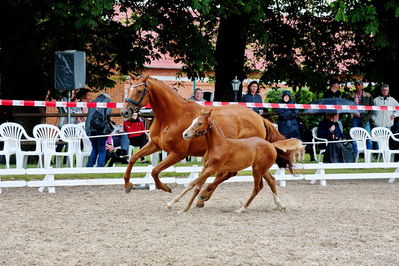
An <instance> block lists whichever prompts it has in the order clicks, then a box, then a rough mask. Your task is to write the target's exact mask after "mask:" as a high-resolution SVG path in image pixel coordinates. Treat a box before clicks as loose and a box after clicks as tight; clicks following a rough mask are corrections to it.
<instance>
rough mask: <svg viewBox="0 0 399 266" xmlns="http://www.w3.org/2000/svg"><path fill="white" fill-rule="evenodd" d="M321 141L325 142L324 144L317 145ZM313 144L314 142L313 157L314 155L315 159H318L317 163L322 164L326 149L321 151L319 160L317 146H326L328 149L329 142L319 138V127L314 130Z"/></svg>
mask: <svg viewBox="0 0 399 266" xmlns="http://www.w3.org/2000/svg"><path fill="white" fill-rule="evenodd" d="M320 141H321V142H323V143H317V144H316V143H315V142H320ZM312 142H313V155H314V158H315V159H316V161H318V162H320V161H321V154H322V153H325V152H326V149H320V152H319V157H318V158H317V151H316V147H317V145H321V144H324V145H326V147H327V145H328V140H327V139H323V138H319V137H318V136H317V127H314V128H312Z"/></svg>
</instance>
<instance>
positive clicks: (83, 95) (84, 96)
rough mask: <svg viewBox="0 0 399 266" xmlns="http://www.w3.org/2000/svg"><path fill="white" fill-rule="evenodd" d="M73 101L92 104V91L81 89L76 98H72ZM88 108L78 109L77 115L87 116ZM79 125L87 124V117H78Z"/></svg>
mask: <svg viewBox="0 0 399 266" xmlns="http://www.w3.org/2000/svg"><path fill="white" fill-rule="evenodd" d="M72 101H78V102H86V103H88V102H90V101H91V90H89V89H86V88H83V89H80V90H79V91H78V92H77V93H76V94H75V97H73V98H72ZM87 112H88V108H87V107H76V111H75V113H78V114H87ZM76 121H77V123H82V122H86V117H84V116H77V117H76Z"/></svg>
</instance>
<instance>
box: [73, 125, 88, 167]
mask: <svg viewBox="0 0 399 266" xmlns="http://www.w3.org/2000/svg"><path fill="white" fill-rule="evenodd" d="M77 125H78V126H80V127H82V129H83V137H82V140H81V143H82V146H83V147H82V148H81V149H79V151H78V154H77V155H76V167H83V165H85V164H84V159H85V157H87V158H88V157H89V156H90V154H91V150H92V146H91V142H90V139H89V137H88V136H87V134H86V130H85V127H86V124H85V122H81V123H78V124H77Z"/></svg>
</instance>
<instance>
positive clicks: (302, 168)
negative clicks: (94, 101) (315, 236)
mask: <svg viewBox="0 0 399 266" xmlns="http://www.w3.org/2000/svg"><path fill="white" fill-rule="evenodd" d="M152 169H153V166H151V165H150V166H141V167H140V166H139V167H133V171H132V173H145V176H144V177H142V178H132V179H131V181H132V183H133V184H137V185H148V186H149V188H150V190H153V189H155V184H154V181H153V179H152V177H151V171H152ZM295 169H296V170H297V172H298V174H297V175H292V174H287V171H286V170H285V169H279V168H278V167H277V165H273V167H272V168H271V170H276V172H275V174H274V176H275V177H276V180H277V181H279V184H280V186H286V182H287V181H291V180H308V181H310V183H311V184H314V183H316V182H317V181H319V182H320V185H322V186H325V185H327V180H353V179H388V181H389V182H390V183H393V182H394V181H395V179H396V178H399V162H396V163H334V164H323V163H318V164H295ZM334 169H335V170H342V169H370V170H371V169H374V172H372V173H370V172H368V173H353V172H351V173H326V170H334ZM381 169H382V171H381ZM386 169H392V170H391V171H392V172H385V170H386ZM125 170H126V167H98V168H96V167H85V168H47V169H46V168H27V169H0V193H1V188H8V187H39V191H40V192H43V191H44V189H45V188H47V189H48V192H49V193H55V187H59V186H95V185H122V184H123V183H124V180H123V178H122V175H121V178H96V179H67V180H58V179H56V178H55V177H56V176H57V175H69V174H80V175H82V174H118V173H120V174H122V173H124V172H125ZM201 170H202V166H196V165H194V166H189V167H186V166H176V167H173V166H171V167H169V168H167V169H165V170H164V171H163V173H187V174H188V176H187V177H164V178H161V181H162V182H163V183H169V184H170V183H174V184H185V185H186V184H188V183H189V182H191V181H192V180H193V179H194V178H196V177H198V176H199V173H200V172H201ZM309 170H315V171H309ZM243 171H251V168H250V167H249V168H247V169H244V170H243ZM301 172H302V173H301ZM307 172H313V173H307ZM241 173H242V171H241ZM11 175H12V176H21V177H22V176H25V175H37V176H44V178H43V179H42V180H34V181H25V180H16V181H14V180H12V181H1V177H2V176H11ZM213 180H214V177H210V178H208V180H207V183H209V182H213ZM252 180H253V178H252V176H251V175H238V176H235V177H232V178H231V179H229V180H227V181H226V182H252Z"/></svg>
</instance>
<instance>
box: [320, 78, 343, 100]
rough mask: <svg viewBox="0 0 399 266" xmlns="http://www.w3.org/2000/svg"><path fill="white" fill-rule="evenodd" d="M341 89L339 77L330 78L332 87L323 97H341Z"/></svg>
mask: <svg viewBox="0 0 399 266" xmlns="http://www.w3.org/2000/svg"><path fill="white" fill-rule="evenodd" d="M339 89H340V87H339V81H338V80H337V79H332V80H330V87H329V88H328V90H327V91H326V92H325V93H324V97H323V98H341V91H340V90H339Z"/></svg>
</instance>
